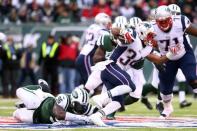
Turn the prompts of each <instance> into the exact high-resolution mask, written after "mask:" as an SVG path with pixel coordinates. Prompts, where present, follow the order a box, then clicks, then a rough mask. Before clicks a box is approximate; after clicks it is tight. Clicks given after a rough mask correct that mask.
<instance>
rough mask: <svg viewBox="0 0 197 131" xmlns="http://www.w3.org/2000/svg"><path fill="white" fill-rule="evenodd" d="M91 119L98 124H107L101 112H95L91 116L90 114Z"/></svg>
mask: <svg viewBox="0 0 197 131" xmlns="http://www.w3.org/2000/svg"><path fill="white" fill-rule="evenodd" d="M89 119H90V121H91V122H92V123H94V124H95V125H97V126H104V127H106V126H107V125H106V124H105V123H104V122H103V121H102V114H101V113H100V112H97V113H94V114H92V115H91V116H89Z"/></svg>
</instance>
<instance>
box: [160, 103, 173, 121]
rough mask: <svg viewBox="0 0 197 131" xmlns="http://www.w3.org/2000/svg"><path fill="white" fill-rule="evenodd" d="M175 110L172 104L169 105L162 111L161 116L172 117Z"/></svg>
mask: <svg viewBox="0 0 197 131" xmlns="http://www.w3.org/2000/svg"><path fill="white" fill-rule="evenodd" d="M173 111H174V109H173V107H172V105H170V106H169V107H164V110H163V112H162V113H161V115H160V117H159V118H161V119H166V118H168V117H170V115H171V114H172V112H173Z"/></svg>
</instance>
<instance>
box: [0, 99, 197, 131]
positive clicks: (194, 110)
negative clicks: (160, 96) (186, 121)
mask: <svg viewBox="0 0 197 131" xmlns="http://www.w3.org/2000/svg"><path fill="white" fill-rule="evenodd" d="M187 100H188V101H191V102H192V106H191V107H188V108H184V109H180V108H179V103H178V97H177V96H174V99H173V106H174V110H175V111H174V113H173V115H172V117H187V118H188V117H191V118H197V99H194V98H193V97H192V96H187ZM16 101H17V99H2V98H0V116H1V117H2V116H12V112H13V111H14V109H15V107H14V103H15V102H16ZM150 101H151V103H152V104H153V105H154V107H155V103H156V96H151V97H150ZM117 115H119V116H135V117H136V116H140V117H142V116H150V117H159V115H158V113H157V111H156V109H153V110H147V109H146V107H145V106H144V105H143V104H142V103H141V102H138V103H136V104H133V105H131V106H127V107H126V111H125V112H123V113H118V114H117ZM196 126H197V125H196ZM131 129H132V130H133V131H157V130H170V131H171V130H172V131H174V130H177V129H176V128H159V127H157V128H149V127H148V128H144V127H143V128H110V130H123V131H124V130H131ZM0 130H1V129H0ZM2 130H5V129H2ZM6 130H7V129H6ZM9 130H12V129H9ZM13 130H15V131H16V129H13ZM17 130H18V129H17ZM25 130H26V129H25ZM34 130H35V129H34ZM52 130H54V129H52ZM66 130H77V131H85V130H86V131H87V130H98V131H99V130H109V129H107V128H96V129H95V128H93V129H89V128H85V129H70V128H69V129H66ZM178 130H183V131H186V130H190V131H193V130H196V131H197V128H190V129H188V128H187V129H186V128H178Z"/></svg>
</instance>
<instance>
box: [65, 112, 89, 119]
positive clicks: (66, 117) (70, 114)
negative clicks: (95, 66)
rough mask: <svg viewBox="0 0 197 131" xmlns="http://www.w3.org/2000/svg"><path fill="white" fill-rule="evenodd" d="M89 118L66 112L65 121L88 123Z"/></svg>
mask: <svg viewBox="0 0 197 131" xmlns="http://www.w3.org/2000/svg"><path fill="white" fill-rule="evenodd" d="M87 119H88V118H87V116H82V115H76V114H73V113H70V112H66V115H65V120H67V121H76V120H84V121H87Z"/></svg>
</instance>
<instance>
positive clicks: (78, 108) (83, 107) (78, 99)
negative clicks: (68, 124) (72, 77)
mask: <svg viewBox="0 0 197 131" xmlns="http://www.w3.org/2000/svg"><path fill="white" fill-rule="evenodd" d="M70 98H71V104H72V106H73V111H74V112H75V113H77V114H83V113H85V112H86V111H87V108H88V101H89V95H88V92H87V91H86V90H85V89H83V88H75V89H74V90H73V91H72V93H71V96H70Z"/></svg>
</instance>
